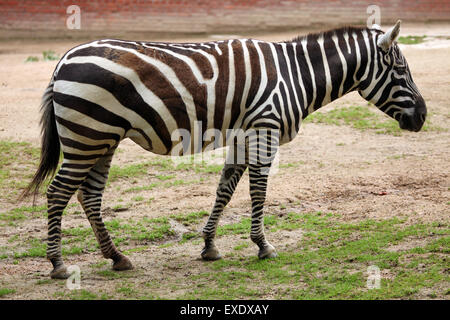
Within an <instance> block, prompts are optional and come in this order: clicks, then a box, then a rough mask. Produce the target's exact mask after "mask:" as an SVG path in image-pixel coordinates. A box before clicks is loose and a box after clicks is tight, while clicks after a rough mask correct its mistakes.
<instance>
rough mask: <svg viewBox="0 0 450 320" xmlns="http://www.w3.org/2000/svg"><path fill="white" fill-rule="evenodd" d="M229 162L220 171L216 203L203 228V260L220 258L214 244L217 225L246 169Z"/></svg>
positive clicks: (241, 165) (243, 166) (243, 165)
mask: <svg viewBox="0 0 450 320" xmlns="http://www.w3.org/2000/svg"><path fill="white" fill-rule="evenodd" d="M229 161H230V160H229V159H227V161H226V163H225V166H224V168H223V170H222V176H221V178H220V182H219V186H218V187H217V191H216V202H215V203H214V207H213V210H212V212H211V215H210V216H209V219H208V222H207V223H206V225H205V227H204V228H203V239H204V240H205V247H204V248H203V250H202V252H201V255H202V258H203V259H204V260H218V259H220V258H221V256H220V253H219V250H218V249H217V247H216V245H215V244H214V238H215V236H216V230H217V225H218V223H219V219H220V216H221V215H222V212H223V209H224V208H225V206H226V205H227V204H228V202H230V199H231V197H232V195H233V193H234V190H235V189H236V186H237V184H238V182H239V180H240V179H241V177H242V175H243V173H244V171H245V169H247V165H246V164H233V163H229ZM231 162H233V161H231Z"/></svg>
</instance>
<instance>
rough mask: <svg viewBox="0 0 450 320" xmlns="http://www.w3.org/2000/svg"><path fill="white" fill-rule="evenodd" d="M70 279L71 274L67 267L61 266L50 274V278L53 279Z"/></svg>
mask: <svg viewBox="0 0 450 320" xmlns="http://www.w3.org/2000/svg"><path fill="white" fill-rule="evenodd" d="M69 277H70V273H68V272H67V268H66V266H65V265H60V266H58V267H56V268H54V269H53V270H52V272H50V278H52V279H67V278H69Z"/></svg>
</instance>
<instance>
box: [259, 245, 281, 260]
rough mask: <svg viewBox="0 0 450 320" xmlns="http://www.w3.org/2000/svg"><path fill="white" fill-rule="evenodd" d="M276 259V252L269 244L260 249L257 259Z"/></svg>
mask: <svg viewBox="0 0 450 320" xmlns="http://www.w3.org/2000/svg"><path fill="white" fill-rule="evenodd" d="M276 257H278V254H277V251H276V250H275V248H274V247H273V246H272V245H271V244H269V245H268V246H266V247H264V248H263V249H260V250H259V252H258V258H260V259H270V258H276Z"/></svg>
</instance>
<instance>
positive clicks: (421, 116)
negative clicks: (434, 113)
mask: <svg viewBox="0 0 450 320" xmlns="http://www.w3.org/2000/svg"><path fill="white" fill-rule="evenodd" d="M425 118H426V115H425V113H421V114H420V121H422V122H425Z"/></svg>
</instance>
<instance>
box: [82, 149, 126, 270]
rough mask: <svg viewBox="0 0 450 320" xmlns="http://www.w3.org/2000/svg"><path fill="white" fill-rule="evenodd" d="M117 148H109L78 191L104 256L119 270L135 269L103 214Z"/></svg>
mask: <svg viewBox="0 0 450 320" xmlns="http://www.w3.org/2000/svg"><path fill="white" fill-rule="evenodd" d="M114 151H115V149H112V150H109V152H108V153H107V154H105V155H104V156H103V157H102V158H100V160H99V161H98V162H97V163H96V164H95V166H94V167H93V168H92V169H91V171H89V174H88V176H87V178H86V180H85V181H84V182H83V184H82V185H81V187H80V189H79V191H78V195H77V198H78V201H79V202H80V204H81V206H82V207H83V210H84V212H85V213H86V216H87V218H88V220H89V223H90V224H91V227H92V230H93V231H94V234H95V237H96V238H97V241H98V243H99V245H100V250H101V251H102V254H103V257H104V258H106V259H112V260H113V269H114V270H117V271H121V270H130V269H133V265H132V264H131V262H130V260H129V259H128V258H127V257H126V256H125V255H123V254H122V253H121V252H120V251H119V250H117V248H116V246H115V245H114V243H113V241H112V239H111V237H110V235H109V233H108V230H107V229H106V226H105V224H104V223H103V219H102V216H101V212H100V209H101V204H102V195H103V190H104V188H105V185H106V181H107V179H108V173H109V168H110V163H111V159H112V156H113V154H114Z"/></svg>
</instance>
